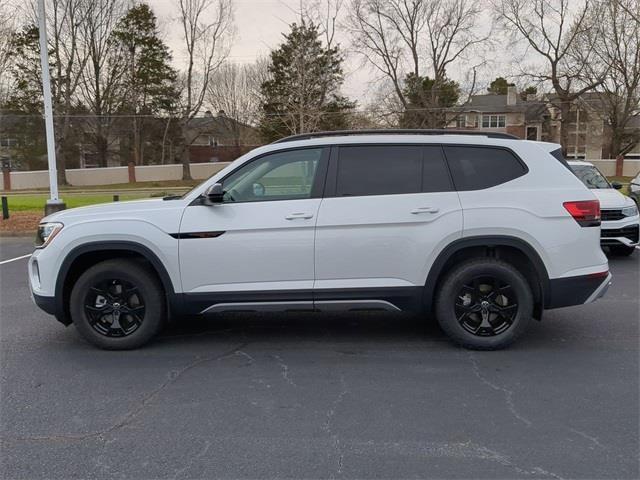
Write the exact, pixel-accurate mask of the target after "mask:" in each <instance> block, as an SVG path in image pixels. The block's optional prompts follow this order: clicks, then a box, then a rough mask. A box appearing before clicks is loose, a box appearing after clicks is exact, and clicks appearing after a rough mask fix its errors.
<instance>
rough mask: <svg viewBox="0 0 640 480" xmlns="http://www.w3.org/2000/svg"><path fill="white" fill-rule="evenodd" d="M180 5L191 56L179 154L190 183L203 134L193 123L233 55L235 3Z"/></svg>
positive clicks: (216, 0)
mask: <svg viewBox="0 0 640 480" xmlns="http://www.w3.org/2000/svg"><path fill="white" fill-rule="evenodd" d="M179 6H180V24H181V27H182V40H183V42H184V44H183V45H184V48H185V50H186V53H187V64H186V69H185V71H184V72H183V75H182V90H183V91H182V99H181V104H180V119H179V121H178V123H179V126H180V129H181V135H182V142H181V143H182V144H181V145H180V148H179V154H180V158H181V161H182V176H183V178H184V179H185V180H190V179H191V168H190V165H189V146H190V145H191V144H192V143H193V142H194V140H195V139H196V138H197V137H198V136H199V135H200V134H201V132H202V130H201V128H199V127H198V126H197V125H195V122H193V120H194V118H195V117H196V115H197V114H198V113H199V112H200V110H201V108H202V104H203V102H204V100H205V96H206V93H207V85H208V84H209V81H210V79H211V76H212V75H213V74H214V73H215V72H216V71H217V70H218V68H219V67H220V65H221V64H222V63H223V62H224V60H225V59H226V57H227V55H228V53H229V44H230V40H231V37H232V35H233V3H232V0H179Z"/></svg>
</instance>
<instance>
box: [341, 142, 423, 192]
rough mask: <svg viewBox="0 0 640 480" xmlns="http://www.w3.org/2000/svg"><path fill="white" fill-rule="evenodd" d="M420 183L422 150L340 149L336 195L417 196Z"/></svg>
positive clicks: (399, 148)
mask: <svg viewBox="0 0 640 480" xmlns="http://www.w3.org/2000/svg"><path fill="white" fill-rule="evenodd" d="M421 179H422V147H419V146H387V145H384V146H383V145H380V146H378V145H376V146H362V147H356V146H354V147H340V158H339V161H338V172H337V181H336V195H337V196H339V197H341V196H358V195H390V194H401V193H418V192H420V188H421V183H422V182H421Z"/></svg>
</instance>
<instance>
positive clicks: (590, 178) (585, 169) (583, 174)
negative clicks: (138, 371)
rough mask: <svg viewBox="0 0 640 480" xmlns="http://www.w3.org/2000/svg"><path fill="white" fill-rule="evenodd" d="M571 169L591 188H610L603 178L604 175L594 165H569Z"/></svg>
mask: <svg viewBox="0 0 640 480" xmlns="http://www.w3.org/2000/svg"><path fill="white" fill-rule="evenodd" d="M571 169H572V170H573V172H574V173H575V174H576V176H577V177H578V178H579V179H580V180H582V183H584V184H585V185H586V186H587V187H588V188H591V189H605V188H611V185H610V184H609V182H608V181H607V179H606V178H604V175H602V174H601V173H600V170H598V169H597V168H596V167H593V166H591V165H571Z"/></svg>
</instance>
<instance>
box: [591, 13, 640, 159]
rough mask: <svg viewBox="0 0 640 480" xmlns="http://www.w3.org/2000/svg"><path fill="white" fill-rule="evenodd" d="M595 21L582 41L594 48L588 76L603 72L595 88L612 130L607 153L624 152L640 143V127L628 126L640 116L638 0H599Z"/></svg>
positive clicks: (639, 24) (639, 27)
mask: <svg viewBox="0 0 640 480" xmlns="http://www.w3.org/2000/svg"><path fill="white" fill-rule="evenodd" d="M600 7H601V8H598V9H597V10H596V11H595V13H594V14H597V19H595V21H594V24H596V25H598V28H594V29H590V30H588V31H587V32H586V35H585V37H584V39H583V43H584V44H586V45H588V47H587V48H589V49H593V52H594V53H595V58H594V59H593V61H591V62H590V63H589V67H590V69H591V70H590V71H591V72H592V73H591V76H592V77H594V78H596V79H597V78H598V77H599V75H600V72H601V71H603V70H604V71H605V72H606V77H605V79H604V81H603V82H602V85H600V86H599V87H598V92H599V93H600V95H598V99H599V102H600V105H599V107H600V108H599V110H601V111H602V112H603V113H604V117H605V121H606V123H607V124H608V126H609V127H610V129H611V140H610V145H609V152H610V155H611V156H612V157H617V156H619V155H622V156H623V155H625V154H626V153H627V152H629V151H630V150H631V149H633V148H634V147H635V146H636V145H637V144H638V142H640V129H638V128H635V129H634V128H630V124H631V121H632V120H633V119H634V118H637V117H638V116H640V18H638V17H634V15H633V13H632V12H636V15H638V12H640V0H601V4H600Z"/></svg>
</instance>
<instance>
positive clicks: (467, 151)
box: [444, 146, 527, 190]
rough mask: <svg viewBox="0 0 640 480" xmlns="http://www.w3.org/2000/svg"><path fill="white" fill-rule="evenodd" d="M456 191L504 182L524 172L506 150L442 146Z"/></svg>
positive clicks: (479, 188)
mask: <svg viewBox="0 0 640 480" xmlns="http://www.w3.org/2000/svg"><path fill="white" fill-rule="evenodd" d="M444 151H445V154H446V156H447V160H448V162H449V167H450V168H451V174H452V175H453V181H454V183H455V185H456V188H457V189H458V190H482V189H484V188H490V187H494V186H496V185H500V184H502V183H506V182H508V181H510V180H513V179H515V178H518V177H521V176H522V175H524V174H525V173H527V169H526V167H525V166H524V165H523V164H522V163H521V162H520V160H519V159H518V158H517V157H516V156H515V155H514V154H513V153H511V152H510V151H508V150H505V149H501V148H491V147H466V146H447V147H444Z"/></svg>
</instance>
